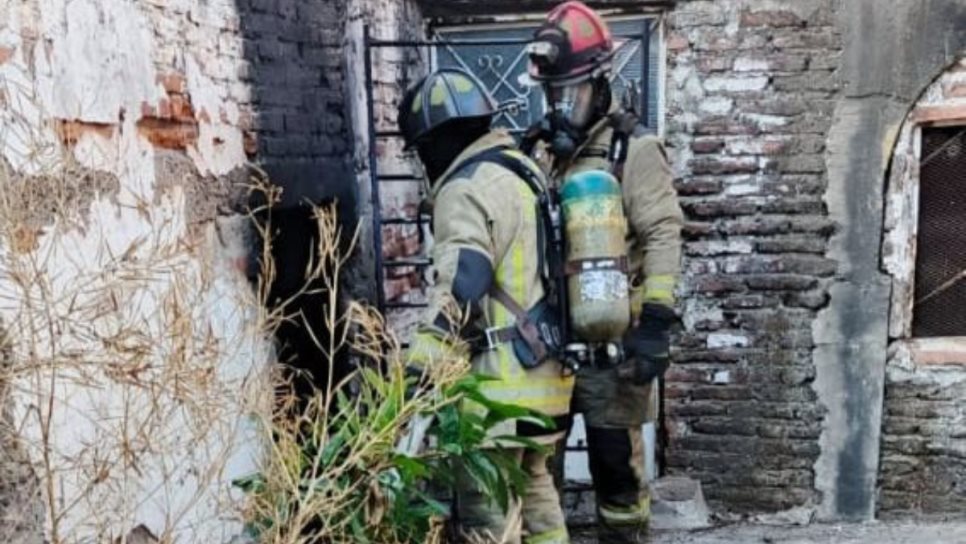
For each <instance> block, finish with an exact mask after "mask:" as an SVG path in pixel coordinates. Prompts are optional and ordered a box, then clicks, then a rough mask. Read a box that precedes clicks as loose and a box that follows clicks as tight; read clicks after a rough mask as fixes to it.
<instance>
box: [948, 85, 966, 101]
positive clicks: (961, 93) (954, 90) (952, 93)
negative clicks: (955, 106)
mask: <svg viewBox="0 0 966 544" xmlns="http://www.w3.org/2000/svg"><path fill="white" fill-rule="evenodd" d="M943 94H944V95H946V98H966V84H964V83H947V84H946V85H943Z"/></svg>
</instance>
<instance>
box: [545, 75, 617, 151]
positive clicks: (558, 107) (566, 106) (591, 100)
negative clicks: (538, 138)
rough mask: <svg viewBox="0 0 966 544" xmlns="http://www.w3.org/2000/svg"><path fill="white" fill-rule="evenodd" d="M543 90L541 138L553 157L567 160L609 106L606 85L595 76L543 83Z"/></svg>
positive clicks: (600, 78)
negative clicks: (544, 115) (544, 113)
mask: <svg viewBox="0 0 966 544" xmlns="http://www.w3.org/2000/svg"><path fill="white" fill-rule="evenodd" d="M543 90H544V100H545V101H546V107H547V111H548V112H549V114H548V116H547V126H545V127H543V130H544V132H545V135H544V139H545V140H546V141H547V143H548V144H549V146H550V152H551V153H553V155H554V156H555V157H558V158H560V159H564V160H566V159H569V158H571V157H573V155H574V153H575V152H576V151H577V148H579V147H580V146H581V144H583V143H584V141H585V140H586V139H587V132H588V130H589V129H590V127H591V126H593V124H594V123H596V122H597V121H598V120H600V119H601V118H602V117H603V116H604V115H605V114H606V113H607V110H608V109H609V108H610V84H609V83H608V82H607V79H606V78H604V77H598V78H594V79H591V80H585V81H581V82H577V83H572V84H569V85H553V84H545V85H544V86H543Z"/></svg>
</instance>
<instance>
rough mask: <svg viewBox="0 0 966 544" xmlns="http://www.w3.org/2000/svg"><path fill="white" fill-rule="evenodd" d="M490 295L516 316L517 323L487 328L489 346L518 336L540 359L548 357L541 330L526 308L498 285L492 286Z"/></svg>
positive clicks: (509, 340) (510, 340)
mask: <svg viewBox="0 0 966 544" xmlns="http://www.w3.org/2000/svg"><path fill="white" fill-rule="evenodd" d="M489 294H490V296H491V297H493V299H494V300H496V301H497V302H499V303H500V304H502V305H503V307H504V308H506V309H507V311H509V312H510V313H511V314H513V317H514V318H516V323H514V324H513V325H510V326H508V327H502V328H495V329H487V331H486V341H487V344H489V346H488V347H491V348H492V347H495V346H496V345H497V344H500V343H503V342H512V341H513V340H516V339H517V338H522V339H523V341H524V342H526V344H527V347H529V348H530V350H531V351H532V352H533V354H534V355H535V356H536V358H537V360H538V361H542V360H544V359H546V358H547V346H546V344H544V343H543V340H541V339H540V330H539V329H538V328H537V326H536V324H534V323H533V321H531V320H530V317H529V316H528V315H527V312H526V310H524V309H523V307H521V306H520V305H519V304H517V301H515V300H513V297H512V296H510V294H509V293H507V292H506V291H504V290H503V289H502V288H500V287H499V286H498V285H496V284H494V285H492V286H491V287H490V293H489Z"/></svg>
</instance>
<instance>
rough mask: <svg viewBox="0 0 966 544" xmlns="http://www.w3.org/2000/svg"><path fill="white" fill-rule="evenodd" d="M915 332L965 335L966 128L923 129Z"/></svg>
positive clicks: (913, 332) (929, 335)
mask: <svg viewBox="0 0 966 544" xmlns="http://www.w3.org/2000/svg"><path fill="white" fill-rule="evenodd" d="M921 156H922V161H921V162H920V172H919V231H918V235H917V247H916V276H915V300H914V305H913V319H912V335H913V336H915V337H920V338H922V337H935V336H966V128H964V127H939V128H923V130H922V155H921Z"/></svg>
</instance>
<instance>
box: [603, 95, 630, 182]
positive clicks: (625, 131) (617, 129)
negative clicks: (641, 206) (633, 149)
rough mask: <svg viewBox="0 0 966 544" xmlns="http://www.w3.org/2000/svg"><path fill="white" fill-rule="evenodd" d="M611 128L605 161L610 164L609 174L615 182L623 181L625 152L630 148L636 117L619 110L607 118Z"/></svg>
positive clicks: (625, 160)
mask: <svg viewBox="0 0 966 544" xmlns="http://www.w3.org/2000/svg"><path fill="white" fill-rule="evenodd" d="M608 123H609V124H610V127H611V137H610V150H608V152H607V160H608V161H610V164H611V173H612V174H614V177H615V178H617V181H619V182H623V181H624V163H626V162H627V150H628V147H629V146H630V141H631V134H633V133H634V128H635V126H636V125H637V115H635V114H634V113H633V112H629V111H626V110H620V111H617V112H614V113H612V114H611V115H610V116H609V117H608Z"/></svg>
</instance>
